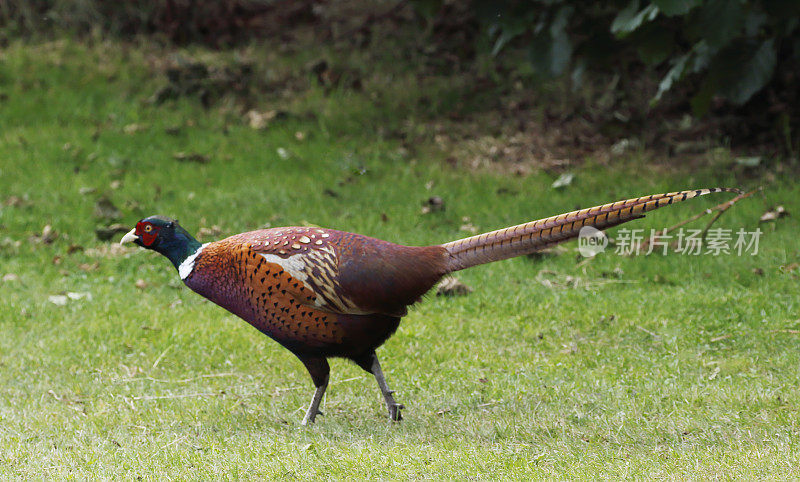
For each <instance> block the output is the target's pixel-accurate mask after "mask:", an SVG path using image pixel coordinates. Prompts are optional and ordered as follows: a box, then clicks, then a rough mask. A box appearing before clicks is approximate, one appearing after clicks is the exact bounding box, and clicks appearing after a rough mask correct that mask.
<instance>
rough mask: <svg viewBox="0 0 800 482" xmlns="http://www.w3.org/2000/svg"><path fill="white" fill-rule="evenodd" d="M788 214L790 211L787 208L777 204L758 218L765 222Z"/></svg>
mask: <svg viewBox="0 0 800 482" xmlns="http://www.w3.org/2000/svg"><path fill="white" fill-rule="evenodd" d="M788 215H789V212H788V211H787V210H786V208H784V207H783V206H775V207H774V208H773V209H770V210H769V211H767V212H765V213H764V214H762V215H761V217H760V218H759V219H758V220H759V221H760V222H762V223H763V222H765V221H775V220H776V219H778V218H782V217H784V216H788Z"/></svg>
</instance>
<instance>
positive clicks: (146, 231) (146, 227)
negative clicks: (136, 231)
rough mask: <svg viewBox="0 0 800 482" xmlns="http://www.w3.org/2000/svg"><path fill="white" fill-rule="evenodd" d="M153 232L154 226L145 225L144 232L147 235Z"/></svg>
mask: <svg viewBox="0 0 800 482" xmlns="http://www.w3.org/2000/svg"><path fill="white" fill-rule="evenodd" d="M152 230H153V225H152V224H145V225H144V232H145V233H149V232H150V231H152Z"/></svg>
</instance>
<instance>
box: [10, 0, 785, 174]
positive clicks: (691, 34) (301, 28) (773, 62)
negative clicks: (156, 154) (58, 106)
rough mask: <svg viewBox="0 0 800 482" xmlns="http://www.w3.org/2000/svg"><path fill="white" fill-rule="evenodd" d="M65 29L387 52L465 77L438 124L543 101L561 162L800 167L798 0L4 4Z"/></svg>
mask: <svg viewBox="0 0 800 482" xmlns="http://www.w3.org/2000/svg"><path fill="white" fill-rule="evenodd" d="M65 32H68V33H71V34H77V35H79V36H82V37H85V38H96V37H97V36H98V35H102V36H114V37H118V38H121V39H123V40H133V39H136V38H141V37H143V36H147V37H149V38H151V39H155V40H156V41H157V42H161V43H162V44H164V45H181V46H186V45H191V44H202V45H203V46H205V47H210V48H215V49H224V48H227V47H232V46H237V45H243V44H248V43H250V42H253V41H254V40H257V39H269V40H271V41H277V42H279V43H282V44H284V45H285V46H287V47H286V48H287V49H291V45H292V44H293V43H295V42H297V41H298V40H299V39H301V38H302V39H305V41H306V42H311V43H313V44H314V45H325V46H329V47H332V48H339V49H340V50H341V49H353V48H356V49H360V50H367V51H384V55H388V56H395V57H396V58H397V59H402V60H401V62H402V63H403V64H404V65H405V66H406V67H409V66H411V67H410V68H412V69H416V70H417V72H416V73H417V75H419V76H425V75H438V76H441V75H443V74H446V75H449V76H452V77H460V78H462V79H466V80H464V81H463V82H459V83H457V84H455V85H454V89H459V90H458V92H456V93H455V94H454V95H456V96H457V97H459V99H458V101H457V102H456V103H455V104H456V105H455V106H454V105H453V104H452V103H448V102H445V103H439V102H435V101H434V102H430V99H425V98H424V96H423V97H422V98H421V102H426V101H427V103H428V104H430V105H432V106H433V107H432V108H433V109H436V108H437V106H438V107H444V108H445V109H446V110H447V111H446V112H442V111H441V110H437V111H435V112H431V113H432V114H433V115H436V116H441V115H446V116H449V117H451V118H452V119H454V120H458V119H459V118H461V117H465V116H468V115H469V114H471V113H475V112H476V111H482V112H485V111H489V110H493V111H498V110H499V111H502V112H503V113H504V115H503V114H501V117H503V121H504V122H505V123H506V124H508V123H513V122H515V121H516V120H518V119H519V117H520V114H519V113H520V112H522V113H523V115H524V113H525V112H529V111H531V110H537V109H539V108H540V107H541V106H542V105H544V106H545V108H544V113H543V114H544V116H543V117H540V118H539V120H538V125H539V126H540V129H541V130H544V131H556V133H555V134H553V133H552V132H550V133H548V136H550V137H554V138H553V139H552V142H551V144H552V146H551V150H553V149H554V150H555V151H556V152H555V153H553V155H554V156H555V157H576V156H577V157H580V155H581V154H583V153H586V152H587V151H589V152H596V151H597V150H598V149H602V148H603V147H605V148H607V149H611V148H616V149H617V150H619V149H622V148H625V147H626V146H628V147H629V146H630V145H632V144H635V145H638V144H639V143H643V144H644V145H645V146H646V147H648V148H654V149H657V150H660V151H661V152H662V153H665V154H667V155H674V154H680V155H687V154H688V155H691V154H692V153H702V152H705V151H707V149H708V148H709V147H713V146H715V145H724V146H726V147H730V148H733V149H739V150H741V151H744V152H745V153H749V154H751V155H752V153H754V152H758V154H759V157H761V156H763V157H765V159H766V161H764V162H768V161H769V162H784V161H788V162H790V163H794V162H795V161H796V158H797V155H798V148H799V147H800V141H799V140H798V122H799V121H800V102H798V93H800V81H799V79H798V76H800V68H799V67H800V33H799V32H800V2H797V1H796V0H652V1H650V0H611V1H602V2H600V1H586V0H579V1H569V0H537V1H515V0H500V1H490V0H472V1H460V2H459V1H445V0H411V1H408V0H401V1H399V2H382V1H378V2H365V1H344V2H326V1H320V0H283V1H281V0H222V1H213V2H212V1H200V0H153V1H148V2H142V1H133V0H120V1H115V2H105V1H101V0H32V1H31V0H0V41H2V42H4V43H7V42H9V41H10V40H11V39H13V38H18V37H25V38H45V39H46V38H51V37H57V36H59V35H63V34H64V33H65ZM318 60H319V61H318V62H317V63H316V64H314V65H311V66H309V71H310V74H311V75H316V76H317V77H318V80H319V81H320V82H321V83H325V82H328V83H331V84H337V86H338V81H339V80H340V79H341V78H342V76H341V74H342V72H337V71H336V68H335V66H332V65H329V63H328V62H326V59H324V58H320V59H318ZM195 67H196V66H195ZM358 68H359V69H360V70H362V71H363V70H364V69H369V68H370V67H369V66H363V65H362V66H359V67H358ZM201 70H202V68H201ZM245 70H246V69H245ZM340 70H341V69H340ZM345 70H346V69H345ZM248 73H249V72H245V74H248ZM206 74H207V72H206V73H205V74H204V73H203V72H202V71H201V72H198V71H196V70H195V71H194V72H192V71H189V72H188V73H187V72H173V73H172V77H171V80H175V78H176V77H180V76H183V77H186V76H187V75H188V76H190V77H197V76H198V75H199V76H201V77H202V76H203V75H206ZM357 77H358V76H357V75H356V76H353V75H345V78H348V79H349V82H350V83H349V84H347V87H352V88H359V87H360V81H359V79H358V78H357ZM237 85H238V84H237V82H232V83H229V85H225V86H223V87H222V89H224V90H230V89H232V90H236V88H237ZM238 86H239V87H241V85H238ZM173 90H174V89H173ZM178 90H180V89H178ZM201 90H202V89H201ZM515 91H516V92H517V94H516V95H511V96H509V93H513V92H515ZM178 93H180V92H178ZM175 94H176V92H174V91H173V92H164V93H162V95H163V96H165V97H170V96H174V95H175ZM437 94H441V93H437ZM162 100H163V99H162ZM201 100H203V101H204V102H206V101H207V100H208V95H206V97H205V98H204V97H203V96H202V95H201ZM425 108H427V106H426V107H425ZM512 111H515V112H512ZM537 112H538V111H537ZM503 121H500V122H501V123H503ZM518 130H520V131H521V130H524V129H518ZM529 130H530V129H529ZM509 136H513V133H509ZM556 146H562V147H566V152H558V151H559V149H557V148H556ZM574 149H577V152H576V151H575V150H574ZM562 150H563V149H562ZM750 162H755V161H750ZM758 162H762V161H758Z"/></svg>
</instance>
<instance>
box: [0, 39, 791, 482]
mask: <svg viewBox="0 0 800 482" xmlns="http://www.w3.org/2000/svg"><path fill="white" fill-rule="evenodd" d="M269 52H271V51H270V50H269V49H265V50H264V51H262V50H259V49H258V48H252V49H250V50H248V51H247V52H245V54H247V55H253V56H257V55H258V54H261V53H263V54H264V55H265V56H268V55H270V54H269ZM162 55H165V54H164V53H163V52H160V51H158V50H157V49H155V48H152V47H145V48H133V47H131V46H125V45H118V44H99V45H95V46H93V47H84V46H81V45H79V44H76V43H73V42H59V43H55V44H38V45H23V44H12V45H11V46H9V47H8V48H7V49H5V50H4V51H3V52H2V53H1V54H0V93H1V94H3V96H2V99H3V100H0V125H1V126H2V128H1V130H0V202H2V201H4V200H7V199H9V198H10V197H11V196H16V197H18V198H21V199H23V202H22V203H21V205H6V206H4V207H2V208H1V210H0V276H2V275H8V274H15V275H16V276H18V279H17V280H13V279H12V280H7V281H1V282H0V476H2V477H3V478H8V477H19V478H32V477H35V478H40V477H41V478H62V477H75V478H80V479H84V478H89V477H102V478H116V477H119V476H124V477H126V478H138V477H141V478H145V479H161V478H165V477H170V478H222V477H224V478H263V477H274V478H279V477H280V478H308V477H316V478H357V479H358V478H396V477H403V478H423V477H425V478H428V477H429V478H455V479H464V478H481V479H487V478H496V477H500V478H511V479H528V478H532V477H533V478H559V479H572V478H581V479H583V478H586V479H594V478H598V477H603V478H622V477H640V478H654V477H659V478H687V477H688V478H747V479H756V478H777V479H784V478H797V477H800V472H798V470H797V467H798V466H800V447H798V445H799V444H798V435H800V434H799V433H798V432H800V423H799V421H798V406H799V404H800V386H799V382H798V380H799V379H800V354H799V353H798V350H797V346H798V341H800V335H798V334H797V330H798V328H800V320H799V319H798V306H799V305H800V299H798V295H797V293H798V277H797V273H798V270H794V271H792V270H791V269H790V268H783V269H782V267H786V266H790V265H791V264H792V263H796V262H798V261H800V250H799V248H798V245H797V241H796V240H797V236H798V235H800V226H798V222H797V219H796V218H793V217H788V218H785V219H781V220H780V221H779V222H778V223H776V224H774V225H762V229H763V230H764V231H765V234H764V236H763V238H762V239H761V244H760V250H759V253H758V255H757V256H742V257H738V256H719V257H713V256H699V257H688V256H681V255H674V254H673V255H669V256H649V257H621V256H617V255H615V254H613V253H605V254H603V255H600V256H598V257H597V258H595V259H594V260H592V261H590V262H585V261H584V260H582V259H579V258H577V257H576V255H575V253H574V244H573V245H569V246H568V247H569V249H570V251H569V252H568V253H566V254H562V255H559V256H554V257H545V258H543V259H539V260H536V259H531V258H518V259H514V260H510V261H506V262H502V263H495V264H492V265H487V266H483V267H478V268H473V269H471V270H467V271H465V272H463V273H460V274H459V277H460V278H461V279H462V281H463V282H465V283H466V284H468V285H470V286H472V287H474V288H475V291H474V292H473V293H472V294H470V295H468V296H464V297H456V298H438V297H428V298H427V299H425V300H424V301H423V302H422V303H420V304H419V305H418V306H416V307H414V308H413V309H412V310H411V312H410V314H409V315H408V317H406V319H404V321H403V323H402V324H401V326H400V329H399V330H398V332H397V334H396V335H395V336H394V337H393V338H391V339H390V340H389V341H388V343H387V344H386V345H385V346H384V347H383V348H381V349H380V350H379V355H380V356H381V360H382V363H383V365H384V369H385V371H386V373H387V378H388V380H389V383H390V385H391V386H392V387H393V388H396V389H397V390H398V394H397V398H398V401H400V402H401V403H404V404H405V405H406V407H407V409H406V410H405V412H404V415H405V420H404V421H403V422H402V423H398V424H394V423H390V422H388V421H386V420H385V418H384V410H383V407H382V404H381V401H380V398H379V397H380V395H379V392H378V390H377V387H376V386H375V383H374V381H373V380H372V379H370V377H368V376H366V374H365V373H363V372H362V371H360V369H358V368H357V367H355V366H353V365H351V364H349V363H346V362H344V361H341V360H335V361H333V363H332V379H331V380H332V381H331V386H330V388H329V391H328V394H327V398H326V399H325V401H324V406H323V411H324V412H325V416H324V417H320V419H319V421H318V423H317V424H316V425H314V426H312V427H300V426H299V422H300V420H301V418H302V414H303V411H304V410H305V408H306V405H307V403H308V401H309V399H310V396H311V392H312V386H311V383H310V380H309V379H308V376H307V374H306V373H305V370H304V369H303V367H302V365H301V364H300V363H299V362H298V361H297V360H296V359H294V357H293V356H292V355H291V354H289V352H288V351H286V350H285V349H283V348H281V347H280V346H278V345H277V344H276V343H274V342H272V341H271V340H269V339H267V338H265V337H264V336H262V335H261V334H259V333H258V332H256V331H255V330H254V329H252V328H251V327H250V326H249V325H247V324H246V323H244V322H242V321H241V320H239V319H237V318H235V317H234V316H232V315H230V314H228V313H226V312H224V311H223V310H222V309H220V308H218V307H215V306H213V305H212V304H210V303H209V302H207V301H205V300H203V299H201V298H200V297H198V296H197V295H195V294H193V293H191V292H190V291H189V290H188V289H186V288H184V287H183V286H182V284H181V283H180V281H179V279H178V277H177V275H176V273H175V272H174V270H173V269H172V268H171V267H170V266H169V263H168V262H167V261H166V260H165V259H163V258H161V257H160V256H158V255H156V254H154V253H149V252H145V251H143V250H131V251H124V252H122V253H119V252H116V251H115V252H112V253H109V246H110V244H109V243H104V242H101V241H98V240H97V239H96V238H95V234H94V229H95V227H97V226H98V225H100V224H102V223H101V222H100V221H98V220H97V219H95V218H94V216H93V211H94V206H95V202H96V201H97V199H98V198H99V197H100V196H101V195H103V194H105V195H107V196H108V197H109V198H110V199H111V200H112V201H113V202H114V203H115V204H116V205H117V206H118V207H119V208H120V209H121V210H122V212H123V215H124V217H123V220H122V221H123V222H124V223H125V224H127V225H132V224H133V223H134V222H135V221H136V220H138V219H139V218H140V217H143V216H146V215H150V214H155V213H160V214H166V215H171V216H175V217H178V218H179V219H180V220H181V222H182V224H183V225H185V226H186V227H187V228H188V229H190V230H196V229H197V228H198V227H200V226H201V225H204V226H212V225H218V226H219V227H220V228H221V230H222V234H221V235H220V236H223V235H227V234H233V233H236V232H240V231H244V230H248V229H255V228H258V227H260V226H263V225H265V224H267V223H269V224H271V225H272V226H277V225H293V224H302V223H314V224H318V225H323V226H327V227H333V228H338V229H343V230H350V231H356V232H360V233H363V234H368V235H372V236H375V237H379V238H383V239H387V240H391V241H395V242H400V243H406V244H434V243H441V242H445V241H449V240H452V239H456V238H458V237H464V236H466V235H468V234H469V233H465V232H463V231H460V230H459V227H460V226H461V225H463V224H465V221H464V220H463V218H464V217H465V216H468V217H469V222H471V223H472V224H474V225H476V226H477V227H479V228H480V229H481V230H490V229H495V228H499V227H503V226H507V225H511V224H516V223H520V222H524V221H528V220H531V219H535V218H539V217H544V216H548V215H552V214H556V213H560V212H564V211H567V210H571V209H573V208H574V207H575V206H582V207H586V206H590V205H594V204H599V203H603V202H608V201H612V200H616V199H619V198H625V197H632V196H638V195H644V194H649V193H654V192H661V191H668V190H674V189H680V188H688V187H702V186H715V185H744V187H753V186H756V185H759V184H764V185H766V186H767V189H766V191H765V194H764V197H763V198H760V197H753V198H751V199H749V200H746V201H743V202H741V203H739V204H738V205H737V206H736V207H735V208H734V209H732V210H731V211H730V212H728V213H727V214H726V215H725V216H723V218H722V219H721V220H720V221H719V224H718V225H719V226H720V227H725V228H731V229H738V228H740V227H744V228H745V229H748V230H752V229H755V228H756V227H757V226H758V217H759V216H760V215H761V214H762V212H763V211H764V209H765V207H766V206H768V205H772V204H783V205H785V206H786V208H787V210H788V211H790V212H791V213H796V212H799V211H800V209H799V208H800V205H798V202H797V199H798V193H799V190H798V189H797V187H796V185H795V183H794V181H793V179H792V175H790V173H785V172H781V171H780V170H779V169H777V168H773V169H772V170H771V171H769V172H765V173H764V177H763V178H758V177H756V178H752V177H751V178H745V177H743V175H742V173H741V172H739V171H737V170H736V169H732V168H731V167H730V165H731V159H730V157H729V156H727V155H725V154H724V153H723V154H721V155H717V156H712V158H711V160H710V161H709V162H708V163H706V164H704V165H703V166H701V167H700V168H696V169H695V170H694V171H693V172H681V171H677V170H673V169H668V168H664V167H652V166H648V165H647V164H646V163H645V162H644V158H645V154H643V153H642V154H635V155H632V156H630V157H629V158H626V159H622V160H619V161H615V162H613V163H611V164H610V165H603V164H601V163H597V162H593V161H591V160H590V161H588V162H587V163H586V164H585V165H584V167H582V168H580V169H575V171H574V172H575V174H576V179H575V181H574V182H573V184H572V185H570V186H568V187H567V188H566V189H563V190H558V191H557V190H553V189H551V188H550V184H551V183H552V181H553V180H554V178H555V177H556V175H554V174H548V173H543V172H538V171H535V172H534V174H532V175H530V176H525V177H508V176H501V175H498V174H494V173H491V172H472V171H465V170H456V169H453V168H450V167H448V166H449V165H448V164H447V163H445V162H444V159H445V158H446V157H447V153H442V152H438V151H437V150H436V149H435V148H433V147H432V146H430V145H424V144H423V145H420V146H418V149H417V150H415V151H412V152H409V151H408V150H407V149H402V148H401V146H400V144H399V143H397V142H396V141H394V140H392V139H391V137H389V136H382V135H380V126H379V125H378V122H379V120H380V119H381V118H383V117H385V116H390V115H392V112H393V110H392V109H388V108H386V105H377V104H376V105H373V103H372V102H371V101H370V100H369V99H370V91H371V90H377V91H379V92H383V93H386V92H389V93H396V94H398V95H400V91H401V90H402V89H401V88H399V87H398V85H402V84H403V82H408V79H403V78H400V79H398V80H397V81H396V82H397V83H395V82H392V83H389V84H387V85H381V84H380V83H379V82H378V81H376V80H375V78H377V77H378V76H377V75H376V77H375V78H371V79H368V80H367V88H366V89H365V92H364V93H353V92H350V91H346V90H335V91H333V92H332V93H331V94H330V95H328V96H326V95H324V94H323V92H322V91H321V90H320V89H317V88H316V87H313V85H309V86H307V88H304V89H301V90H300V91H299V92H298V93H297V95H296V96H295V97H292V98H290V99H288V100H285V101H284V102H285V106H288V107H289V108H291V109H293V110H295V111H297V112H315V113H316V114H317V115H316V116H314V117H311V116H295V117H293V118H290V119H289V120H287V121H284V122H279V123H275V124H274V125H272V126H271V127H270V128H268V129H267V130H265V131H255V130H253V129H251V128H250V127H248V126H247V125H246V123H245V122H244V121H243V120H242V119H241V116H240V115H239V113H238V110H237V107H236V106H235V105H234V104H233V103H232V101H229V100H226V99H223V101H222V102H220V103H219V104H217V105H216V106H215V107H213V108H212V109H210V110H208V111H205V110H203V108H202V107H200V105H199V104H198V103H197V102H195V101H193V100H191V99H185V100H180V101H177V102H174V103H167V104H164V105H162V106H159V107H156V106H153V105H151V104H148V103H146V102H144V100H145V99H146V98H148V97H149V96H151V95H152V93H153V92H154V91H155V90H156V89H157V88H158V87H159V86H160V85H161V83H162V82H163V81H162V80H161V78H160V77H159V75H158V70H157V69H154V68H151V67H150V66H151V65H153V62H152V58H153V57H156V58H159V56H162ZM188 55H197V56H202V55H207V56H211V57H213V56H214V55H216V54H209V53H206V52H190V53H189V54H188ZM223 55H224V54H223ZM273 58H274V57H273ZM304 61H305V59H297V60H296V62H297V63H298V65H302V63H303V62H304ZM276 68H278V69H279V70H280V69H285V70H286V71H291V69H292V68H293V64H292V63H291V60H287V61H285V63H283V64H279V65H278V66H277V67H276ZM301 80H302V79H301ZM398 83H399V84H398ZM444 85H445V83H444V82H442V83H441V84H440V85H439V87H438V88H440V89H444ZM402 95H405V96H406V97H408V98H411V97H413V95H414V94H413V92H411V91H409V90H406V91H405V92H404V93H403V94H402ZM261 99H262V100H261V102H262V103H263V104H262V105H260V108H263V109H265V110H266V109H269V108H272V107H273V105H272V104H270V102H273V101H274V98H273V97H270V96H269V95H266V94H265V95H264V96H263V97H261ZM409 109H410V110H407V111H403V112H402V115H403V116H406V115H407V116H409V117H414V115H413V114H414V111H413V108H409ZM409 112H410V114H409ZM397 115H401V114H400V111H398V114H397ZM360 119H366V121H360ZM402 122H404V120H403V119H401V118H387V119H386V123H387V125H399V124H402ZM133 123H137V124H141V125H142V126H144V127H145V128H144V130H141V131H138V132H135V133H132V134H127V133H125V131H124V127H125V126H126V125H130V124H133ZM174 126H180V127H181V129H180V133H179V134H178V135H170V134H168V133H166V132H165V129H166V128H170V127H174ZM298 131H300V132H303V133H305V135H306V136H305V139H304V140H302V141H298V140H297V139H296V137H295V133H296V132H298ZM281 147H282V148H284V149H287V150H288V151H289V152H290V153H291V156H290V158H288V159H284V158H282V157H281V156H280V155H278V153H277V149H278V148H281ZM178 151H186V152H199V153H202V154H205V155H207V156H209V158H210V159H211V161H210V162H209V163H208V164H202V165H201V164H192V163H181V162H177V161H175V160H174V159H173V154H174V153H175V152H178ZM776 179H777V180H776ZM115 181H118V183H115ZM431 182H432V187H430V186H431V185H430V183H431ZM112 184H113V187H112ZM84 188H93V189H95V190H96V191H95V192H91V193H86V189H84ZM326 190H332V191H334V192H335V193H336V197H331V196H329V195H327V194H326ZM431 195H438V196H441V197H442V198H443V199H444V201H445V203H446V210H445V211H444V212H441V213H432V214H427V215H422V214H420V208H421V204H422V202H423V201H425V200H426V199H427V198H428V197H430V196H431ZM728 197H729V196H722V195H719V196H713V197H712V196H708V197H706V198H703V199H697V200H693V201H691V202H690V203H686V204H685V205H680V206H674V207H669V208H667V209H664V210H660V211H658V212H656V213H653V214H651V215H649V216H648V218H647V219H645V220H641V221H637V222H636V227H641V228H645V229H649V228H659V227H664V226H668V225H671V224H673V223H676V222H678V221H679V220H681V219H684V218H686V217H688V216H690V215H691V214H693V213H695V212H698V211H699V210H701V209H702V208H705V207H710V206H713V205H714V204H716V203H718V202H721V201H722V200H723V199H727V198H728ZM6 204H8V203H6ZM14 204H19V203H14ZM384 219H385V220H384ZM45 225H51V226H52V228H53V229H54V230H55V232H56V233H58V237H57V239H56V240H55V241H54V242H53V243H52V244H42V243H37V242H35V241H32V240H31V239H30V238H31V237H32V236H34V235H35V234H37V233H41V231H42V228H43V227H44V226H45ZM116 239H119V236H117V238H116ZM73 245H77V246H81V247H83V248H84V249H83V250H82V251H81V250H78V251H76V252H73V253H72V254H68V253H69V251H70V246H73ZM73 249H74V248H73ZM114 253H116V254H114ZM93 263H98V264H97V267H96V269H95V268H94V267H93ZM87 268H88V271H87V270H86V269H87ZM756 269H760V270H762V271H763V275H759V274H757V273H755V272H754V270H756ZM615 270H616V271H615ZM542 277H547V279H555V281H558V282H561V284H564V283H563V282H565V281H566V280H567V279H568V277H571V279H573V280H575V279H578V282H577V284H575V283H573V285H574V286H570V287H558V285H555V286H550V287H548V286H545V284H543V283H541V282H540V281H538V280H541V279H542ZM138 279H142V280H144V281H145V282H146V286H145V287H144V288H143V289H140V288H137V287H136V286H135V285H134V284H135V282H136V280H138ZM63 292H76V293H91V299H81V300H71V301H69V302H68V303H67V304H66V305H64V306H58V305H55V304H53V303H51V302H50V301H48V298H49V297H50V296H52V295H57V294H59V293H63Z"/></svg>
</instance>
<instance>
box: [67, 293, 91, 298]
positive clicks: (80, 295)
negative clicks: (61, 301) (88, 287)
mask: <svg viewBox="0 0 800 482" xmlns="http://www.w3.org/2000/svg"><path fill="white" fill-rule="evenodd" d="M67 298H69V299H71V300H82V299H84V298H86V299H87V300H91V299H92V294H91V293H89V292H87V291H84V292H81V293H76V292H74V291H67Z"/></svg>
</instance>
